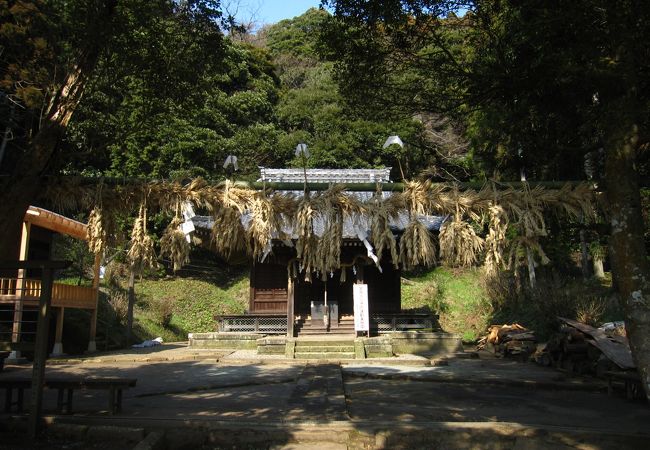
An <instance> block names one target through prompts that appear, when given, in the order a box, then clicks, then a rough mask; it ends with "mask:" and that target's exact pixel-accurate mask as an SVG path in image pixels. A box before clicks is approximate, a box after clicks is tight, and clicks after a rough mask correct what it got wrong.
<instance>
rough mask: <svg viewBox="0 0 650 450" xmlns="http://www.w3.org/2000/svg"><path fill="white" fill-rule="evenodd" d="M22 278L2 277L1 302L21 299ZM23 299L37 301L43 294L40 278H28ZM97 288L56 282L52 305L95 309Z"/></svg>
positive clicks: (0, 283) (24, 286) (0, 282)
mask: <svg viewBox="0 0 650 450" xmlns="http://www.w3.org/2000/svg"><path fill="white" fill-rule="evenodd" d="M19 281H20V280H18V279H16V278H0V303H14V302H16V301H18V300H19V299H20V293H21V292H20V291H21V288H20V283H19ZM22 291H23V300H24V301H25V302H26V303H27V304H31V303H37V302H38V298H39V297H40V296H41V282H40V280H30V279H26V280H24V281H23V286H22ZM96 299H97V292H96V289H94V288H91V287H86V286H73V285H69V284H61V283H54V284H53V286H52V306H54V307H65V308H83V309H95V307H96Z"/></svg>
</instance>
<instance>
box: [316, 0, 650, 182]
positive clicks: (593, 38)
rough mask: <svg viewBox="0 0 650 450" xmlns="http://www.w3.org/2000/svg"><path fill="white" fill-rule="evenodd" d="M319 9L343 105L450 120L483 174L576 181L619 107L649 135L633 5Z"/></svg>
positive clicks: (642, 30) (393, 4)
mask: <svg viewBox="0 0 650 450" xmlns="http://www.w3.org/2000/svg"><path fill="white" fill-rule="evenodd" d="M326 3H327V4H328V5H331V6H334V8H335V17H334V18H333V19H332V20H330V21H329V22H327V24H326V32H325V42H327V43H328V45H329V48H330V51H331V56H332V58H334V59H335V60H336V61H337V74H338V80H339V81H340V82H341V84H342V88H343V92H344V93H345V95H346V98H348V99H350V100H351V101H357V100H358V99H364V100H365V101H366V102H367V104H368V105H369V106H370V107H372V108H373V110H379V109H381V108H382V106H381V105H382V104H383V103H384V102H385V101H386V99H387V98H390V99H391V103H393V104H394V105H395V107H396V108H398V109H400V110H402V111H405V112H410V113H417V112H422V111H429V112H438V113H445V114H450V115H452V116H453V117H455V118H456V120H458V121H461V122H462V123H463V126H462V128H463V129H464V130H465V132H466V136H467V138H468V139H470V141H471V143H472V145H471V150H472V153H473V156H474V161H475V162H476V168H479V169H481V170H483V171H484V172H485V173H487V174H488V175H492V174H493V173H494V172H495V171H497V172H500V173H501V174H502V176H503V177H504V178H506V179H512V178H516V177H518V175H519V170H520V169H525V170H526V172H527V173H528V176H529V178H533V179H579V178H583V177H584V173H583V171H582V161H583V155H584V154H585V153H587V152H589V151H593V150H597V149H598V148H601V147H603V145H604V144H605V141H606V140H607V134H608V133H611V132H612V131H611V128H612V127H614V126H615V124H617V123H619V122H618V120H616V117H615V116H614V115H612V113H613V112H614V110H615V109H617V108H618V107H619V106H615V104H616V103H617V102H619V101H620V102H621V105H620V106H621V107H624V108H626V110H627V111H628V112H629V113H630V114H634V115H635V116H634V117H635V119H634V120H635V121H636V123H637V125H638V126H639V127H643V128H646V127H647V125H648V119H649V117H648V112H647V111H648V108H647V105H648V102H649V101H650V97H649V96H648V92H649V90H648V86H647V83H648V79H649V78H648V71H649V69H650V66H649V65H648V63H647V61H648V58H647V53H648V47H647V46H646V45H644V44H643V42H645V41H646V40H647V38H648V36H649V35H650V27H648V26H647V20H644V19H643V18H647V17H648V15H650V10H648V7H647V4H646V3H644V2H640V3H639V2H634V1H632V2H630V1H617V2H611V1H600V0H583V1H562V2H559V3H555V4H553V6H550V5H549V4H548V2H543V1H534V2H523V3H522V2H510V1H506V2H494V1H481V0H479V1H467V2H458V1H440V0H439V1H430V0H411V1H397V0H394V1H392V0H388V1H370V2H363V3H359V2H355V1H346V0H340V1H329V2H326ZM463 7H464V8H466V10H467V11H466V14H464V15H463V16H462V17H457V16H456V15H455V11H457V10H458V9H459V8H463ZM630 89H631V90H632V91H634V93H632V92H628V90H630ZM623 105H625V106H623ZM643 105H645V106H643ZM618 113H619V114H620V113H621V111H619V112H618ZM642 134H645V133H642Z"/></svg>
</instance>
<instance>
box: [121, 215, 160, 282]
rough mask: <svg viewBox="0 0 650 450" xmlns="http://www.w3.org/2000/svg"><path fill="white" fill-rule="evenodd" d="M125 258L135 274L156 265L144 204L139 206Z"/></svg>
mask: <svg viewBox="0 0 650 450" xmlns="http://www.w3.org/2000/svg"><path fill="white" fill-rule="evenodd" d="M127 256H128V259H129V262H130V264H131V268H132V269H133V271H134V272H136V273H141V272H142V271H143V270H144V269H146V268H150V267H156V265H157V264H156V253H155V252H154V248H153V240H152V239H151V236H149V235H148V234H147V207H146V205H145V204H144V203H142V204H141V205H140V211H139V213H138V217H137V218H136V219H135V223H134V224H133V231H132V232H131V247H130V248H129V252H128V254H127Z"/></svg>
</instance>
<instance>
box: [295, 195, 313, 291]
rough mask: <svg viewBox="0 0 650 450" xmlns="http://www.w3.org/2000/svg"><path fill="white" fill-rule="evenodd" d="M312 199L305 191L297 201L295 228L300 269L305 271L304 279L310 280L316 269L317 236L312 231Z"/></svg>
mask: <svg viewBox="0 0 650 450" xmlns="http://www.w3.org/2000/svg"><path fill="white" fill-rule="evenodd" d="M314 206H315V205H314V200H313V199H312V198H311V196H310V195H309V192H307V193H305V196H304V197H303V198H302V200H300V202H299V203H298V211H297V214H296V226H295V229H296V230H297V232H298V240H297V242H296V254H297V257H298V259H299V260H300V262H301V263H300V265H301V270H304V271H305V281H307V282H311V273H312V272H313V271H315V270H317V269H318V265H319V264H318V237H317V236H316V234H315V233H314V218H316V215H317V211H316V208H315V207H314Z"/></svg>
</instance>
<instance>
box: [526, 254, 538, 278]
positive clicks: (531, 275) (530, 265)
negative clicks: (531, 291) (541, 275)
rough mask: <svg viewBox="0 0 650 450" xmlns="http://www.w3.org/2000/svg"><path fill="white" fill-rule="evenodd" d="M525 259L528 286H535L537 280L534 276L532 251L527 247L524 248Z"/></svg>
mask: <svg viewBox="0 0 650 450" xmlns="http://www.w3.org/2000/svg"><path fill="white" fill-rule="evenodd" d="M526 259H527V261H528V281H529V282H530V287H531V288H535V284H536V282H537V277H536V276H535V260H534V259H533V252H532V251H531V250H530V249H529V248H527V249H526Z"/></svg>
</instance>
